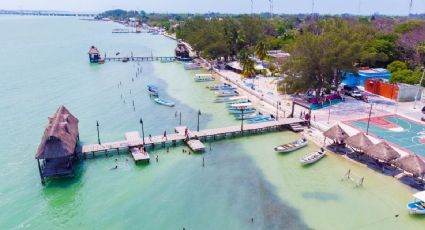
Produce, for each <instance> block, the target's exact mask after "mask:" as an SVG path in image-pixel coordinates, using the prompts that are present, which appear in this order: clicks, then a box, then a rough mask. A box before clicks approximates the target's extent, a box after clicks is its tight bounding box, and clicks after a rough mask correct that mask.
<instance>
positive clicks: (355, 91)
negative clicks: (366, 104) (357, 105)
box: [350, 90, 362, 98]
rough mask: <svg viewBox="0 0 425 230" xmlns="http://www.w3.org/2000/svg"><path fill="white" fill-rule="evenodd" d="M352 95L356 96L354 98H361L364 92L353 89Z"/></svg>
mask: <svg viewBox="0 0 425 230" xmlns="http://www.w3.org/2000/svg"><path fill="white" fill-rule="evenodd" d="M350 96H352V97H354V98H361V97H362V93H361V92H360V91H358V90H353V91H351V93H350Z"/></svg>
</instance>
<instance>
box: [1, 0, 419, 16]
mask: <svg viewBox="0 0 425 230" xmlns="http://www.w3.org/2000/svg"><path fill="white" fill-rule="evenodd" d="M253 1H254V12H265V11H268V9H269V4H268V2H269V1H268V0H253ZM312 1H313V0H274V12H275V13H311V11H312ZM314 1H315V8H314V9H315V10H314V11H315V13H325V14H340V13H353V14H357V13H359V12H360V13H361V14H373V13H375V12H378V13H381V14H396V15H405V14H408V12H409V2H410V0H314ZM359 3H360V4H359ZM359 6H360V7H359ZM115 8H121V9H137V10H142V9H143V10H145V11H147V12H178V13H182V12H194V13H205V12H223V13H249V12H251V1H250V0H0V9H35V10H42V9H43V10H46V9H47V10H66V11H85V12H99V11H104V10H109V9H115ZM412 13H425V0H413V10H412Z"/></svg>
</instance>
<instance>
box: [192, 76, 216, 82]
mask: <svg viewBox="0 0 425 230" xmlns="http://www.w3.org/2000/svg"><path fill="white" fill-rule="evenodd" d="M194 80H195V81H196V82H207V81H215V78H214V76H213V75H212V74H195V77H194Z"/></svg>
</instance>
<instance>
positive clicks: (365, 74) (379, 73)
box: [342, 68, 391, 87]
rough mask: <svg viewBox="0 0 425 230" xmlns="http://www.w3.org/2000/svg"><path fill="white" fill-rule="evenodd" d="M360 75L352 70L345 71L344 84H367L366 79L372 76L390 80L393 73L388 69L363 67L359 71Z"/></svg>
mask: <svg viewBox="0 0 425 230" xmlns="http://www.w3.org/2000/svg"><path fill="white" fill-rule="evenodd" d="M357 74H358V75H354V74H353V73H350V72H344V73H343V77H344V80H343V81H342V83H343V84H345V85H349V86H361V87H364V86H365V82H366V80H368V79H370V78H375V79H376V78H377V79H384V80H388V79H390V77H391V73H390V72H389V71H388V70H387V69H382V68H377V69H361V70H359V71H358V72H357Z"/></svg>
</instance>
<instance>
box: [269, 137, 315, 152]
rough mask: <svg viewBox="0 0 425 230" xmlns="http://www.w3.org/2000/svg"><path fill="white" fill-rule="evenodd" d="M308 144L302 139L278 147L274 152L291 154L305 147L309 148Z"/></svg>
mask: <svg viewBox="0 0 425 230" xmlns="http://www.w3.org/2000/svg"><path fill="white" fill-rule="evenodd" d="M307 144H308V142H307V140H305V139H300V140H296V141H294V142H291V143H288V144H284V145H279V146H276V147H275V148H274V151H276V152H279V153H289V152H292V151H295V150H297V149H300V148H302V147H305V146H307Z"/></svg>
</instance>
